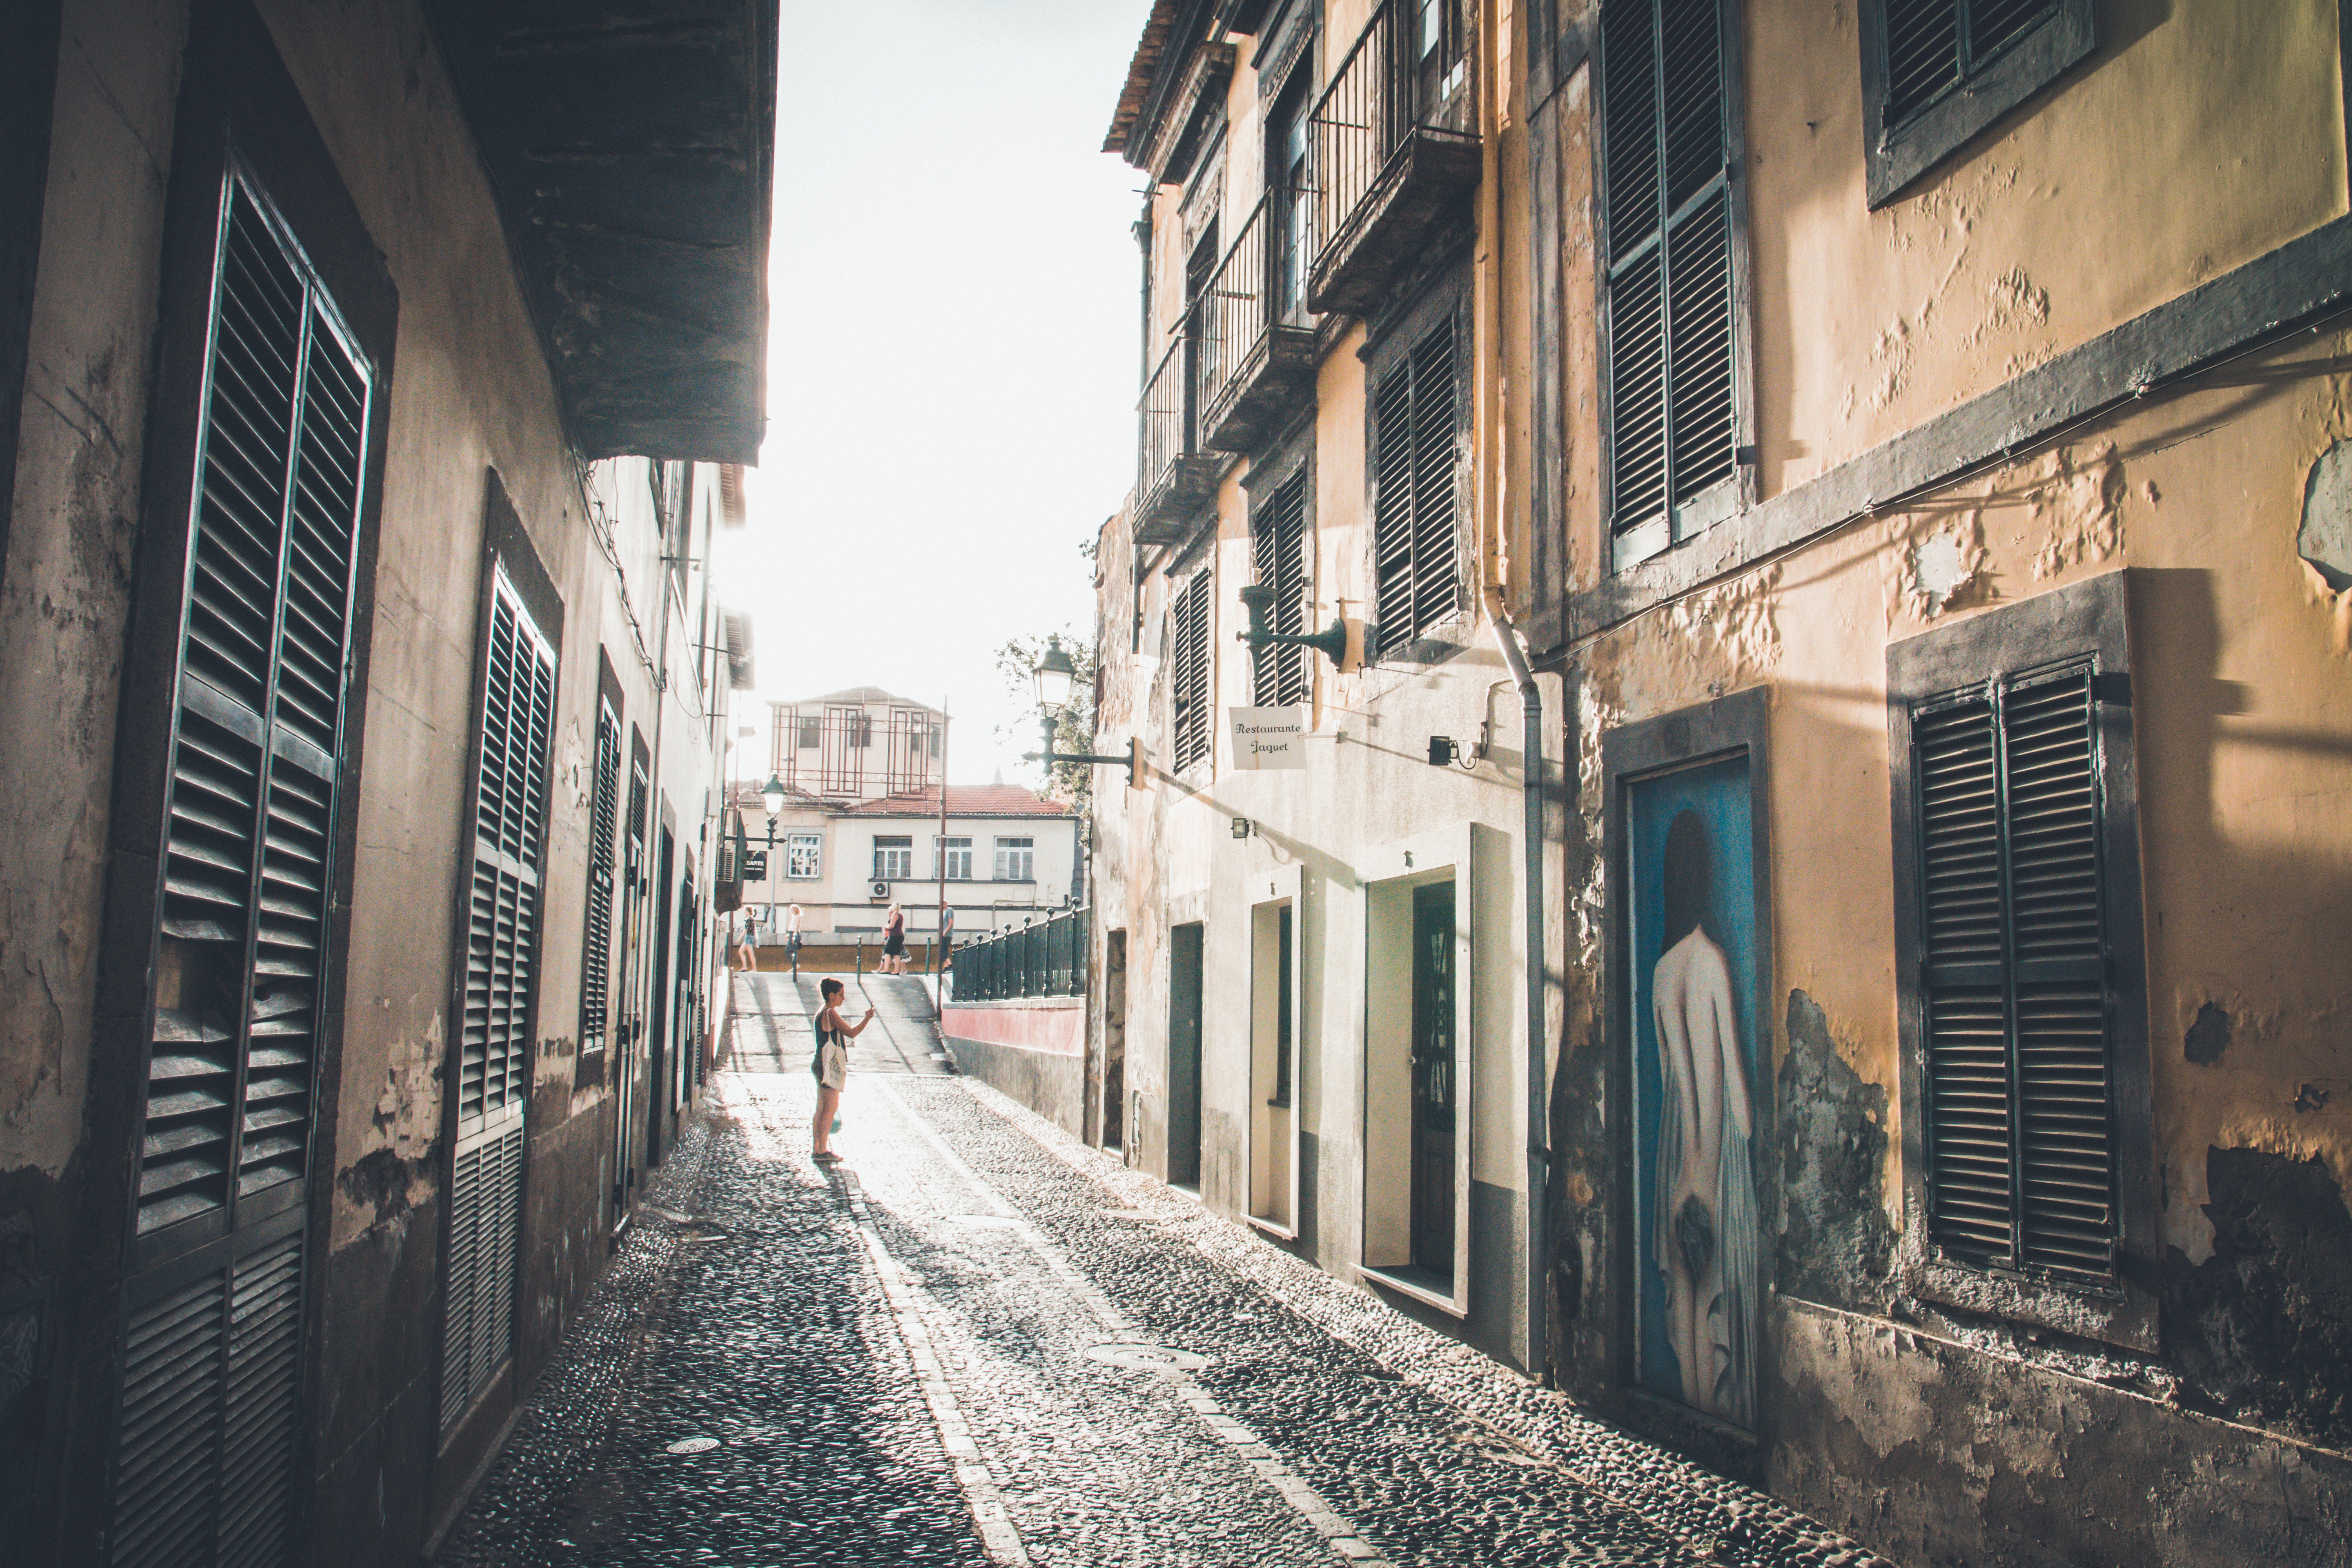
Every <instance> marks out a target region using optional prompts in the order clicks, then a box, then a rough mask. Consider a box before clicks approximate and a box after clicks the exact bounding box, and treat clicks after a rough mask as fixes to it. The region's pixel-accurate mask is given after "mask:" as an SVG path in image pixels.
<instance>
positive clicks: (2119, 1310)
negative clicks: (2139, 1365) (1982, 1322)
mask: <svg viewBox="0 0 2352 1568" xmlns="http://www.w3.org/2000/svg"><path fill="white" fill-rule="evenodd" d="M1911 1293H1912V1294H1913V1295H1915V1296H1916V1297H1918V1298H1919V1299H1920V1300H1923V1301H1933V1302H1935V1303H1936V1304H1937V1305H1938V1306H1943V1307H1957V1308H1958V1309H1959V1310H1962V1311H1965V1312H1976V1313H1980V1314H1982V1315H1983V1316H1985V1317H1989V1318H2000V1319H2004V1320H2006V1321H2011V1322H2016V1323H2026V1324H2031V1325H2032V1326H2034V1327H2036V1328H2042V1329H2050V1330H2053V1331H2056V1332H2058V1333H2062V1334H2072V1335H2074V1337H2075V1338H2077V1339H2085V1340H2096V1341H2098V1342H2101V1343H2103V1344H2110V1345H2116V1346H2118V1347H2120V1348H2122V1349H2125V1350H2135V1351H2144V1352H2148V1353H2150V1354H2154V1353H2155V1352H2157V1351H2158V1350H2159V1349H2160V1348H2161V1345H2160V1342H2159V1340H2158V1333H2157V1303H2156V1298H2155V1297H2154V1296H2152V1295H2150V1294H2149V1293H2148V1292H2147V1291H2146V1290H2143V1289H2139V1288H2138V1287H2137V1286H2135V1285H2132V1284H2129V1283H2128V1282H2125V1281H2121V1280H2119V1281H2117V1282H2116V1284H2115V1285H2113V1286H2111V1287H2107V1288H2104V1289H2103V1288H2101V1287H2099V1286H2095V1285H2088V1284H2085V1285H2060V1284H2055V1283H2053V1282H2051V1281H2048V1280H2042V1279H2027V1278H2026V1277H2024V1276H2023V1275H2018V1274H2007V1273H1999V1272H1995V1271H1993V1270H1990V1269H1985V1268H1973V1267H1970V1266H1969V1265H1967V1264H1961V1263H1954V1262H1951V1261H1949V1260H1948V1259H1946V1258H1929V1259H1927V1261H1925V1262H1924V1263H1921V1264H1919V1265H1918V1266H1917V1268H1916V1271H1915V1272H1914V1274H1913V1277H1912V1280H1911Z"/></svg>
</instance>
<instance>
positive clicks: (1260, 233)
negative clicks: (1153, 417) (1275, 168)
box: [1192, 196, 1274, 411]
mask: <svg viewBox="0 0 2352 1568" xmlns="http://www.w3.org/2000/svg"><path fill="white" fill-rule="evenodd" d="M1270 232H1271V226H1270V225H1269V224H1268V222H1267V217H1266V205H1265V197H1263V196H1261V197H1259V198H1258V203H1257V205H1255V206H1254V207H1252V208H1251V209H1250V215H1249V216H1248V217H1247V218H1246V219H1245V220H1244V222H1243V224H1242V227H1241V233H1240V234H1238V235H1237V236H1235V237H1234V243H1233V246H1232V247H1231V248H1230V249H1228V250H1227V251H1226V252H1225V258H1224V259H1223V261H1220V262H1218V263H1217V270H1216V271H1215V272H1214V273H1213V274H1212V275H1211V276H1210V278H1209V286H1208V288H1206V289H1202V292H1201V297H1200V299H1199V300H1196V301H1195V302H1194V304H1193V307H1192V308H1193V310H1195V311H1196V312H1198V314H1197V315H1196V316H1195V318H1194V319H1195V321H1196V322H1197V328H1196V330H1197V331H1199V332H1200V334H1201V358H1200V379H1199V387H1200V390H1199V392H1198V393H1197V394H1196V395H1195V399H1194V406H1196V407H1198V408H1200V409H1202V410H1203V411H1207V410H1211V409H1213V408H1214V407H1215V406H1216V403H1217V397H1218V395H1219V394H1221V393H1223V391H1224V390H1225V388H1226V387H1227V386H1228V385H1230V384H1232V382H1233V379H1234V376H1236V375H1238V374H1240V373H1241V370H1242V367H1243V366H1244V365H1245V364H1246V363H1248V362H1249V355H1250V351H1251V350H1252V349H1254V348H1255V347H1256V346H1257V343H1258V340H1259V339H1260V338H1263V337H1264V336H1265V332H1266V329H1267V328H1268V327H1270V326H1272V325H1273V324H1274V314H1273V310H1272V303H1273V296H1272V294H1271V293H1270V292H1269V291H1268V290H1267V289H1266V286H1265V281H1266V270H1267V268H1266V261H1267V240H1268V237H1269V235H1270Z"/></svg>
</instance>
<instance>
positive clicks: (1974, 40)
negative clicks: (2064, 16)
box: [1884, 0, 2055, 127]
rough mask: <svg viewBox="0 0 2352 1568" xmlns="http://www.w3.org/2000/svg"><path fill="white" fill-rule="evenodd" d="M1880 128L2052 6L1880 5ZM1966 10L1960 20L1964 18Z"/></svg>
mask: <svg viewBox="0 0 2352 1568" xmlns="http://www.w3.org/2000/svg"><path fill="white" fill-rule="evenodd" d="M1884 4H1885V7H1886V108H1885V124H1886V125H1887V126H1889V127H1894V126H1897V125H1900V124H1902V123H1903V122H1904V121H1906V120H1908V119H1910V118H1911V117H1912V116H1913V115H1915V114H1917V113H1918V112H1919V111H1920V110H1923V109H1926V108H1927V106H1928V105H1930V104H1932V103H1934V102H1936V101H1937V100H1938V99H1941V98H1942V97H1943V96H1944V95H1945V94H1946V93H1948V92H1950V91H1951V90H1952V89H1954V88H1956V87H1958V85H1959V84H1960V83H1961V82H1963V81H1965V80H1967V79H1969V77H1972V76H1974V75H1976V74H1977V73H1978V72H1979V71H1980V70H1982V69H1984V68H1985V67H1987V66H1989V65H1990V64H1991V63H1992V62H1993V61H1994V60H1995V59H1997V58H2000V56H2001V55H2002V54H2003V53H2004V52H2006V51H2007V50H2008V48H2009V47H2010V46H2011V45H2012V44H2014V43H2016V42H2017V41H2018V40H2019V39H2020V38H2022V37H2024V36H2025V35H2026V34H2028V33H2030V32H2032V30H2033V29H2034V28H2035V27H2036V26H2039V25H2040V24H2041V23H2042V22H2044V21H2046V20H2047V19H2048V18H2049V17H2050V16H2051V14H2052V12H2053V10H2054V9H2055V7H2054V6H2053V5H2052V4H2051V0H1970V3H1969V5H1967V6H1965V7H1963V6H1962V5H1961V3H1960V0H1884ZM1964 10H1965V15H1964V14H1963V12H1964Z"/></svg>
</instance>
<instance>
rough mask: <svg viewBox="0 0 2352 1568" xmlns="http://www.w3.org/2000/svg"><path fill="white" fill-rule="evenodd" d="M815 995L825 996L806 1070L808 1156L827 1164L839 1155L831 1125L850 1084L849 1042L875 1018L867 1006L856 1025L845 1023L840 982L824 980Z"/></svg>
mask: <svg viewBox="0 0 2352 1568" xmlns="http://www.w3.org/2000/svg"><path fill="white" fill-rule="evenodd" d="M817 994H818V995H820V996H822V997H824V1006H823V1007H822V1008H820V1009H818V1012H817V1016H816V1056H815V1057H814V1058H813V1059H812V1060H811V1061H810V1062H809V1071H811V1072H812V1073H814V1074H815V1075H816V1116H815V1117H814V1119H813V1120H812V1121H810V1122H809V1131H810V1134H811V1142H812V1144H813V1149H812V1154H811V1157H812V1158H814V1159H815V1160H817V1161H818V1162H819V1163H824V1164H827V1165H830V1164H832V1163H834V1162H835V1161H836V1160H838V1159H840V1158H841V1156H840V1155H838V1154H836V1153H835V1152H833V1124H834V1121H835V1119H836V1118H838V1117H839V1116H840V1114H841V1091H842V1090H843V1089H845V1088H847V1087H848V1084H849V1042H850V1041H852V1040H854V1039H856V1037H858V1036H860V1035H862V1034H864V1033H865V1032H866V1025H868V1024H870V1023H872V1022H873V1021H874V1009H873V1008H871V1007H868V1008H866V1016H864V1017H863V1018H860V1019H858V1020H857V1022H856V1024H854V1025H852V1024H845V1023H844V1022H843V1021H842V1017H841V998H842V994H843V986H842V984H841V982H840V981H838V980H831V979H828V980H826V981H825V982H824V984H821V985H819V986H818V987H817Z"/></svg>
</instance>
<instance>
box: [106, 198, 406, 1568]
mask: <svg viewBox="0 0 2352 1568" xmlns="http://www.w3.org/2000/svg"><path fill="white" fill-rule="evenodd" d="M225 194H226V199H225V202H224V208H223V214H222V222H221V228H220V238H219V240H218V244H217V249H216V251H215V273H214V279H213V303H212V320H211V328H212V331H211V342H210V346H209V349H208V351H207V358H206V362H205V392H204V412H203V419H202V422H201V426H200V430H201V446H200V447H199V450H198V453H197V457H196V474H195V481H194V505H193V508H192V514H193V515H192V520H191V531H190V538H189V563H188V576H187V584H188V586H187V597H186V601H185V613H184V620H183V622H182V635H181V647H180V652H179V670H178V681H177V692H178V700H177V703H176V706H175V721H176V728H175V733H174V734H173V741H172V747H171V755H170V763H169V764H168V768H169V773H168V783H167V785H166V792H165V801H166V805H165V814H166V815H165V823H164V834H163V839H164V846H163V877H162V880H161V885H160V887H159V888H158V889H157V899H156V911H155V916H154V921H155V927H154V929H155V940H156V947H155V954H156V956H155V963H154V968H153V975H154V981H153V984H154V991H153V1009H152V1020H151V1030H150V1040H151V1042H152V1047H151V1049H150V1052H149V1057H148V1067H147V1084H146V1091H145V1097H144V1099H145V1103H144V1107H143V1115H142V1126H141V1134H140V1139H141V1142H140V1150H139V1168H138V1179H137V1182H136V1185H135V1196H134V1200H133V1205H134V1210H135V1214H134V1221H133V1228H134V1232H135V1235H136V1237H137V1239H136V1242H135V1243H134V1247H133V1250H132V1258H131V1270H130V1272H129V1275H128V1277H127V1279H126V1280H125V1284H124V1300H125V1303H126V1309H127V1310H126V1316H125V1319H124V1325H123V1327H124V1340H123V1343H124V1361H123V1381H122V1388H121V1405H120V1408H119V1414H118V1425H117V1428H116V1438H115V1449H114V1471H113V1491H112V1500H111V1504H110V1515H109V1521H108V1529H107V1535H106V1557H107V1561H109V1562H110V1563H124V1564H131V1563H167V1562H183V1561H184V1562H202V1563H275V1562H280V1561H282V1560H283V1559H284V1556H285V1553H286V1548H287V1531H288V1529H289V1502H290V1490H291V1481H292V1476H291V1468H290V1467H291V1465H292V1463H293V1458H294V1447H293V1445H294V1434H295V1428H296V1420H297V1410H298V1405H299V1370H300V1367H299V1342H300V1327H301V1302H302V1284H303V1277H304V1258H303V1250H302V1247H303V1237H302V1231H301V1222H302V1219H303V1215H304V1212H305V1211H304V1205H303V1200H304V1198H305V1196H306V1194H307V1193H308V1189H309V1181H308V1178H309V1175H310V1141H311V1132H312V1109H313V1097H314V1090H315V1073H316V1068H317V1061H318V1048H319V1028H320V1013H321V1008H322V1006H323V1005H324V992H325V987H326V982H327V980H328V977H329V954H328V952H327V943H326V931H327V916H328V902H329V899H330V897H331V887H332V875H333V867H332V862H331V847H332V844H333V840H334V834H335V816H336V811H337V809H338V805H339V795H338V792H339V785H340V782H341V781H340V763H339V755H340V752H341V729H342V714H343V702H344V697H345V692H346V688H347V685H348V680H349V673H350V672H349V666H348V655H349V627H350V619H351V602H352V566H353V562H354V561H355V559H356V550H355V548H354V544H355V538H356V535H357V531H358V527H359V517H360V500H361V476H362V471H363V466H364V465H363V458H364V448H365V442H366V433H367V426H368V401H369V397H370V395H371V391H372V373H371V371H370V369H369V367H368V365H367V363H366V362H365V361H364V359H363V358H362V356H361V355H360V354H359V353H358V352H357V351H356V349H355V348H354V347H353V346H352V342H351V340H350V338H349V337H348V335H347V334H346V333H345V331H344V330H343V328H342V326H341V321H340V320H339V318H338V317H337V315H336V312H335V309H334V305H333V302H332V301H331V300H329V299H328V298H327V296H326V295H325V293H324V292H323V291H322V290H321V289H320V286H319V283H318V281H317V279H315V278H313V277H312V276H311V275H310V272H309V270H308V269H307V268H306V267H305V266H304V265H303V264H302V263H301V262H300V260H299V258H298V255H297V253H296V251H295V250H294V248H293V247H292V246H291V245H290V244H289V242H288V241H287V240H286V238H285V237H284V236H283V231H282V229H281V227H280V226H279V225H278V223H277V221H276V220H275V218H274V217H273V216H272V215H271V214H270V212H269V210H268V207H267V205H266V203H265V200H264V198H263V197H262V196H261V195H259V193H257V191H256V190H254V189H253V188H252V187H251V186H250V185H249V184H247V182H246V181H245V180H244V178H243V177H242V176H241V175H233V176H232V177H231V178H230V180H229V181H228V183H227V184H226V188H225Z"/></svg>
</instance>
